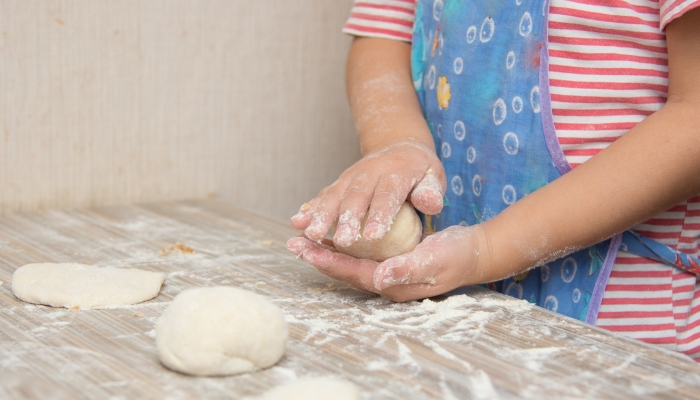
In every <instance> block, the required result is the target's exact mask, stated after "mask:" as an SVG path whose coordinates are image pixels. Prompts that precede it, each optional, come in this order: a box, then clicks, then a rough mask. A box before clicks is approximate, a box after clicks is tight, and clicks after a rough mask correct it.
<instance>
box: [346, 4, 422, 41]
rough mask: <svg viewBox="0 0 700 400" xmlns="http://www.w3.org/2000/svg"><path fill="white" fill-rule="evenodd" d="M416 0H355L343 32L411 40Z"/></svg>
mask: <svg viewBox="0 0 700 400" xmlns="http://www.w3.org/2000/svg"><path fill="white" fill-rule="evenodd" d="M415 5H416V3H415V0H355V5H354V6H353V8H352V10H351V12H350V18H348V20H347V22H346V23H345V27H344V28H343V32H344V33H347V34H350V35H355V36H366V37H380V38H387V39H397V40H403V41H407V42H410V41H411V37H412V34H413V18H414V9H415Z"/></svg>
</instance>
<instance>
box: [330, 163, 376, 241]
mask: <svg viewBox="0 0 700 400" xmlns="http://www.w3.org/2000/svg"><path fill="white" fill-rule="evenodd" d="M377 178H378V177H374V180H372V181H370V180H369V178H368V177H367V176H366V175H361V176H358V178H357V179H356V180H355V181H354V182H353V183H352V184H351V185H350V186H348V190H347V192H346V193H345V196H344V197H343V200H342V202H341V203H340V210H341V211H340V217H338V227H337V228H336V230H335V235H334V236H333V242H334V243H335V244H336V245H338V246H342V247H347V246H350V245H351V244H353V243H354V242H355V241H356V240H357V239H358V237H359V234H360V228H361V225H362V219H363V218H364V217H365V214H366V213H367V209H368V208H369V205H370V202H371V201H372V196H373V195H374V191H375V188H376V186H377V180H378V179H377Z"/></svg>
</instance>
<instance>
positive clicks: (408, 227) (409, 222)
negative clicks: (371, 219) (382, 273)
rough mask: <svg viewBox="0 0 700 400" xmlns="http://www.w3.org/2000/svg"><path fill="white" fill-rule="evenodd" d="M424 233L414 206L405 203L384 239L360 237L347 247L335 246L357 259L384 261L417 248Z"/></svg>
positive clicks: (363, 224) (363, 226)
mask: <svg viewBox="0 0 700 400" xmlns="http://www.w3.org/2000/svg"><path fill="white" fill-rule="evenodd" d="M365 223H367V217H365V219H364V221H362V228H360V232H362V231H364V229H365ZM422 233H423V225H422V223H421V221H420V217H418V214H416V210H414V209H413V206H412V205H411V204H410V203H408V202H406V203H403V205H402V206H401V208H400V209H399V212H398V213H397V214H396V217H395V218H394V223H393V224H392V225H391V227H390V229H389V231H388V232H387V233H386V234H385V235H384V237H383V238H381V239H379V240H377V241H374V242H370V241H367V240H365V239H364V237H360V238H359V239H357V240H356V241H355V242H354V243H353V244H351V245H350V246H347V247H342V246H339V245H338V244H336V245H335V247H336V249H337V250H338V251H339V252H341V253H343V254H347V255H351V256H353V257H355V258H364V259H368V260H374V261H379V262H381V261H384V260H386V259H389V258H391V257H396V256H399V255H401V254H404V253H408V252H409V251H411V250H413V249H415V248H416V246H417V245H418V242H420V238H421V235H422Z"/></svg>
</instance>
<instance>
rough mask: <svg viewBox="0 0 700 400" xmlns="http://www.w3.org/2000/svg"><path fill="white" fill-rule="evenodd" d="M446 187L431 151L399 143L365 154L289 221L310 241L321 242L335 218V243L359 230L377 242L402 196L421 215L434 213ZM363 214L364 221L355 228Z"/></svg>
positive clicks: (348, 239) (352, 237)
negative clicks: (362, 229) (362, 227)
mask: <svg viewBox="0 0 700 400" xmlns="http://www.w3.org/2000/svg"><path fill="white" fill-rule="evenodd" d="M445 187H446V180H445V171H444V169H443V167H442V164H441V163H440V160H439V159H438V158H437V156H436V155H435V152H434V150H432V149H431V148H429V147H427V146H425V145H423V144H420V143H418V142H417V141H402V142H398V143H395V144H392V145H389V146H387V147H384V148H382V149H380V150H377V151H375V152H372V153H370V154H368V155H366V156H365V157H363V158H362V159H361V160H360V161H358V162H357V163H355V164H354V165H353V166H351V167H350V168H348V169H347V170H345V172H343V174H342V175H341V176H340V178H338V180H337V181H335V182H334V183H333V184H332V185H330V186H328V187H326V188H325V189H323V190H322V191H321V192H320V193H319V194H318V196H316V197H315V198H314V199H312V200H311V201H309V202H308V203H305V204H304V205H302V207H301V209H300V210H299V213H298V214H296V215H295V216H294V217H292V219H291V224H292V226H293V227H294V228H295V229H299V230H303V231H304V233H305V234H306V236H307V237H308V238H309V239H311V240H313V241H320V240H321V239H323V238H324V237H325V236H326V234H327V233H328V231H329V230H330V229H331V227H332V226H333V224H335V223H336V221H337V223H338V225H337V228H336V233H335V236H334V241H335V242H336V243H337V244H338V245H340V246H349V245H350V244H352V243H353V242H354V241H355V240H357V238H358V237H359V235H360V234H362V236H363V237H364V238H365V239H366V240H370V241H373V240H379V239H381V238H382V237H384V234H385V233H386V232H387V231H388V230H389V227H390V225H391V222H392V221H393V219H394V216H395V215H396V213H397V212H398V210H399V208H400V207H401V205H402V204H403V203H404V201H405V200H406V199H409V200H410V201H411V203H412V204H413V206H414V207H415V208H416V209H418V210H419V211H421V212H423V213H425V214H429V215H432V214H437V213H439V212H440V211H441V210H442V205H443V203H442V201H443V200H442V199H443V195H444V193H445ZM409 196H410V197H409ZM365 215H368V218H367V223H366V224H365V229H364V232H360V227H361V226H360V225H361V221H362V220H363V218H364V217H365Z"/></svg>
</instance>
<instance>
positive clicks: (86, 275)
mask: <svg viewBox="0 0 700 400" xmlns="http://www.w3.org/2000/svg"><path fill="white" fill-rule="evenodd" d="M164 280H165V274H162V273H160V272H151V271H143V270H140V269H130V268H112V267H95V266H92V265H85V264H74V263H44V264H27V265H25V266H23V267H20V268H18V269H17V270H16V271H15V273H14V274H13V275H12V292H13V293H14V294H15V296H17V298H18V299H20V300H22V301H26V302H28V303H35V304H46V305H47V306H52V307H66V308H73V307H78V308H81V309H89V308H102V307H116V306H125V305H130V304H136V303H141V302H143V301H146V300H150V299H152V298H154V297H156V296H158V293H160V287H161V285H162V284H163V281H164Z"/></svg>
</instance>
